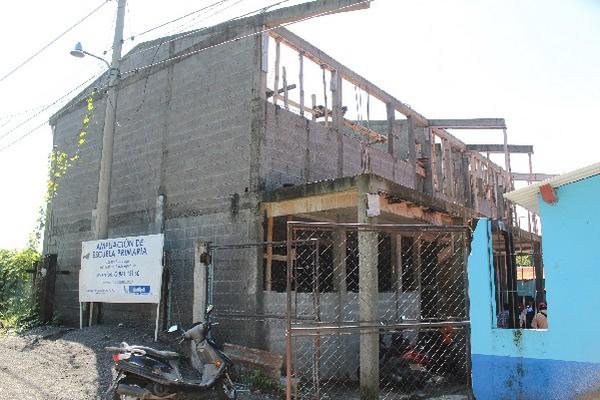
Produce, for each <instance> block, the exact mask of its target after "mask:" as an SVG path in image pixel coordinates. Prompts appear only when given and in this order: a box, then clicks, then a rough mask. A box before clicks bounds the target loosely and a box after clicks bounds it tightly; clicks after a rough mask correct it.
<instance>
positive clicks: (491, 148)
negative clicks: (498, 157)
mask: <svg viewBox="0 0 600 400" xmlns="http://www.w3.org/2000/svg"><path fill="white" fill-rule="evenodd" d="M467 149H469V150H472V151H479V152H486V153H504V145H502V144H468V145H467ZM508 151H509V152H510V153H525V154H533V146H532V145H521V144H509V145H508Z"/></svg>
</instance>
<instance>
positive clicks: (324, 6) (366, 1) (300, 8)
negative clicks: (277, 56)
mask: <svg viewBox="0 0 600 400" xmlns="http://www.w3.org/2000/svg"><path fill="white" fill-rule="evenodd" d="M371 1H372V0H318V1H311V2H308V3H302V4H298V5H295V6H291V7H285V8H280V9H278V10H274V11H271V12H268V13H265V14H264V20H263V21H264V24H265V25H266V26H267V27H269V28H272V27H274V26H278V25H282V24H288V23H290V22H295V21H300V20H303V19H306V18H312V17H317V16H321V15H329V14H337V13H341V12H346V11H355V10H364V9H366V8H369V6H370V3H371Z"/></svg>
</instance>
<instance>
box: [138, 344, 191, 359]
mask: <svg viewBox="0 0 600 400" xmlns="http://www.w3.org/2000/svg"><path fill="white" fill-rule="evenodd" d="M129 348H130V349H132V350H143V351H145V352H146V354H147V355H150V356H155V357H159V358H162V359H165V360H176V359H178V358H179V357H181V355H180V354H179V353H175V352H174V351H166V350H156V349H153V348H152V347H146V346H129Z"/></svg>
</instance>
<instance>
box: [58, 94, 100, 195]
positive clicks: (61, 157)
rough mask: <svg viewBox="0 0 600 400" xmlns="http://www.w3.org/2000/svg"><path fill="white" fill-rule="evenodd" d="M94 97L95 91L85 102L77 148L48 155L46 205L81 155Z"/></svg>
mask: <svg viewBox="0 0 600 400" xmlns="http://www.w3.org/2000/svg"><path fill="white" fill-rule="evenodd" d="M95 97H96V91H93V92H92V93H91V94H90V96H89V97H88V98H87V100H86V114H85V115H84V116H83V122H82V124H81V130H80V132H79V134H78V135H77V142H76V144H77V147H76V148H75V151H74V152H73V153H71V154H69V153H66V152H64V151H62V150H60V149H59V148H58V147H56V146H55V147H54V149H52V152H51V153H50V160H49V170H50V173H49V179H48V185H47V191H46V203H48V202H49V201H50V200H52V198H53V197H54V196H55V195H56V193H57V192H58V187H59V182H58V181H59V179H60V178H62V177H63V176H64V175H65V174H66V173H67V171H68V170H69V168H71V166H73V163H74V162H75V161H77V160H78V159H79V156H80V154H81V147H82V146H83V145H84V144H85V143H86V142H87V136H88V128H89V126H90V120H91V119H92V117H93V116H94V109H95V107H94V98H95Z"/></svg>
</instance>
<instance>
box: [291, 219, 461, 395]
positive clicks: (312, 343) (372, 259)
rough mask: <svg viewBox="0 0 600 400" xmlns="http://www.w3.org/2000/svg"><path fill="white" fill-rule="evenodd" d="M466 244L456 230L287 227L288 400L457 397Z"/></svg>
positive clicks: (408, 227)
mask: <svg viewBox="0 0 600 400" xmlns="http://www.w3.org/2000/svg"><path fill="white" fill-rule="evenodd" d="M466 235H467V231H466V230H465V229H464V228H462V227H433V226H415V225H359V224H325V223H313V224H311V223H290V224H289V225H288V239H289V242H288V253H289V254H290V257H289V258H288V260H289V261H288V271H287V278H288V282H287V289H288V290H287V294H288V305H287V306H288V310H287V312H288V315H289V319H288V324H289V325H288V329H289V335H288V359H289V363H288V375H289V378H290V379H289V384H288V392H289V394H290V396H291V398H297V399H305V398H306V399H325V398H347V397H348V396H350V397H351V398H352V396H356V395H358V394H360V393H361V392H362V393H363V397H362V398H368V397H369V396H377V397H373V398H390V399H391V398H394V399H397V398H403V396H407V397H406V398H409V397H408V396H411V395H414V394H421V395H424V396H434V395H435V394H436V393H440V394H456V393H462V394H464V395H466V394H467V393H468V390H467V389H468V386H469V384H468V377H469V373H468V371H469V357H468V355H469V351H470V350H469V344H468V337H469V335H468V329H469V325H468V315H467V310H468V307H467V306H468V304H467V295H466V289H467V287H466V254H467V248H466V244H467V237H466ZM361 366H363V369H364V371H363V372H361V371H360V368H361ZM374 379H375V380H376V381H375V382H374ZM366 389H368V390H370V391H371V392H370V393H371V394H370V395H365V394H364V392H365V390H366ZM373 393H375V394H373ZM377 393H378V394H377Z"/></svg>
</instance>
